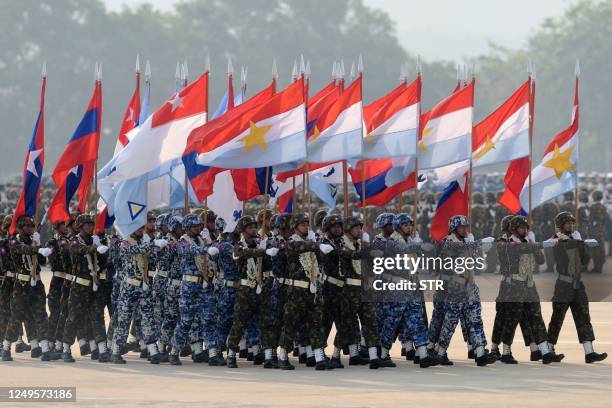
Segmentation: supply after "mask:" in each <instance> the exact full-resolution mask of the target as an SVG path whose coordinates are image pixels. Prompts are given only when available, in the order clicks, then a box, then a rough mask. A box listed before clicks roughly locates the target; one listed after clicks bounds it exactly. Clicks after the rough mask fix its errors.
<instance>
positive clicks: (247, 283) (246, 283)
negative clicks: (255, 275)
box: [240, 279, 257, 289]
mask: <svg viewBox="0 0 612 408" xmlns="http://www.w3.org/2000/svg"><path fill="white" fill-rule="evenodd" d="M256 285H257V282H255V281H250V280H248V279H240V286H248V287H249V288H251V289H253V288H254V287H255V286H256Z"/></svg>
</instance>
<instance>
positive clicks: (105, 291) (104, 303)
mask: <svg viewBox="0 0 612 408" xmlns="http://www.w3.org/2000/svg"><path fill="white" fill-rule="evenodd" d="M97 294H98V298H99V299H98V300H99V302H100V306H101V308H102V314H103V315H104V309H106V310H108V315H109V316H111V317H112V316H113V313H114V311H115V309H114V307H113V302H112V295H113V282H112V280H100V287H99V288H98V293H97Z"/></svg>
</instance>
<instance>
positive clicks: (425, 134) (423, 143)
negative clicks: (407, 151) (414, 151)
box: [419, 128, 433, 152]
mask: <svg viewBox="0 0 612 408" xmlns="http://www.w3.org/2000/svg"><path fill="white" fill-rule="evenodd" d="M432 130H433V128H425V129H423V136H422V137H421V140H419V150H420V151H422V152H424V151H425V142H424V141H423V139H425V136H427V135H428V134H429V133H430V132H431V131H432Z"/></svg>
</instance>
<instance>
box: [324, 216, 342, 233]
mask: <svg viewBox="0 0 612 408" xmlns="http://www.w3.org/2000/svg"><path fill="white" fill-rule="evenodd" d="M335 224H340V225H341V226H342V225H343V224H344V220H343V219H342V216H341V215H340V214H329V215H326V216H325V218H323V221H322V223H321V228H322V229H323V231H324V232H327V231H329V229H330V228H331V226H332V225H335Z"/></svg>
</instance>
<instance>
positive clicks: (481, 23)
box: [104, 0, 573, 60]
mask: <svg viewBox="0 0 612 408" xmlns="http://www.w3.org/2000/svg"><path fill="white" fill-rule="evenodd" d="M104 1H105V2H106V4H107V6H108V7H109V8H110V9H112V10H120V9H121V5H122V4H127V5H129V6H133V5H137V4H140V3H144V2H148V3H153V4H154V5H155V6H156V7H158V8H160V9H162V10H169V9H171V8H172V4H173V3H175V2H176V0H149V1H147V0H104ZM228 1H231V0H228ZM304 1H308V0H304ZM364 2H365V3H366V4H367V5H369V6H372V7H377V8H380V9H383V10H385V11H387V12H388V13H389V14H390V15H391V17H392V18H393V19H394V20H395V22H396V25H397V32H398V36H399V39H400V42H401V43H402V45H403V46H404V47H405V48H406V49H408V50H410V51H412V52H415V53H418V54H420V55H422V56H423V57H424V58H426V59H440V58H443V59H449V60H459V59H460V58H461V57H464V56H473V55H477V54H479V53H483V52H485V51H486V50H487V47H488V43H489V42H490V41H493V42H495V43H497V44H499V45H502V46H505V47H510V48H518V47H520V46H522V45H523V44H524V43H525V41H526V40H527V38H528V36H529V34H530V33H531V32H532V31H533V30H534V29H535V28H536V27H537V26H538V25H539V24H540V23H541V22H543V21H544V20H545V19H546V18H548V17H553V16H557V15H559V14H561V13H562V12H563V10H565V9H566V8H567V7H568V5H570V4H571V3H573V1H572V0H512V1H507V0H504V1H502V0H364Z"/></svg>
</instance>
